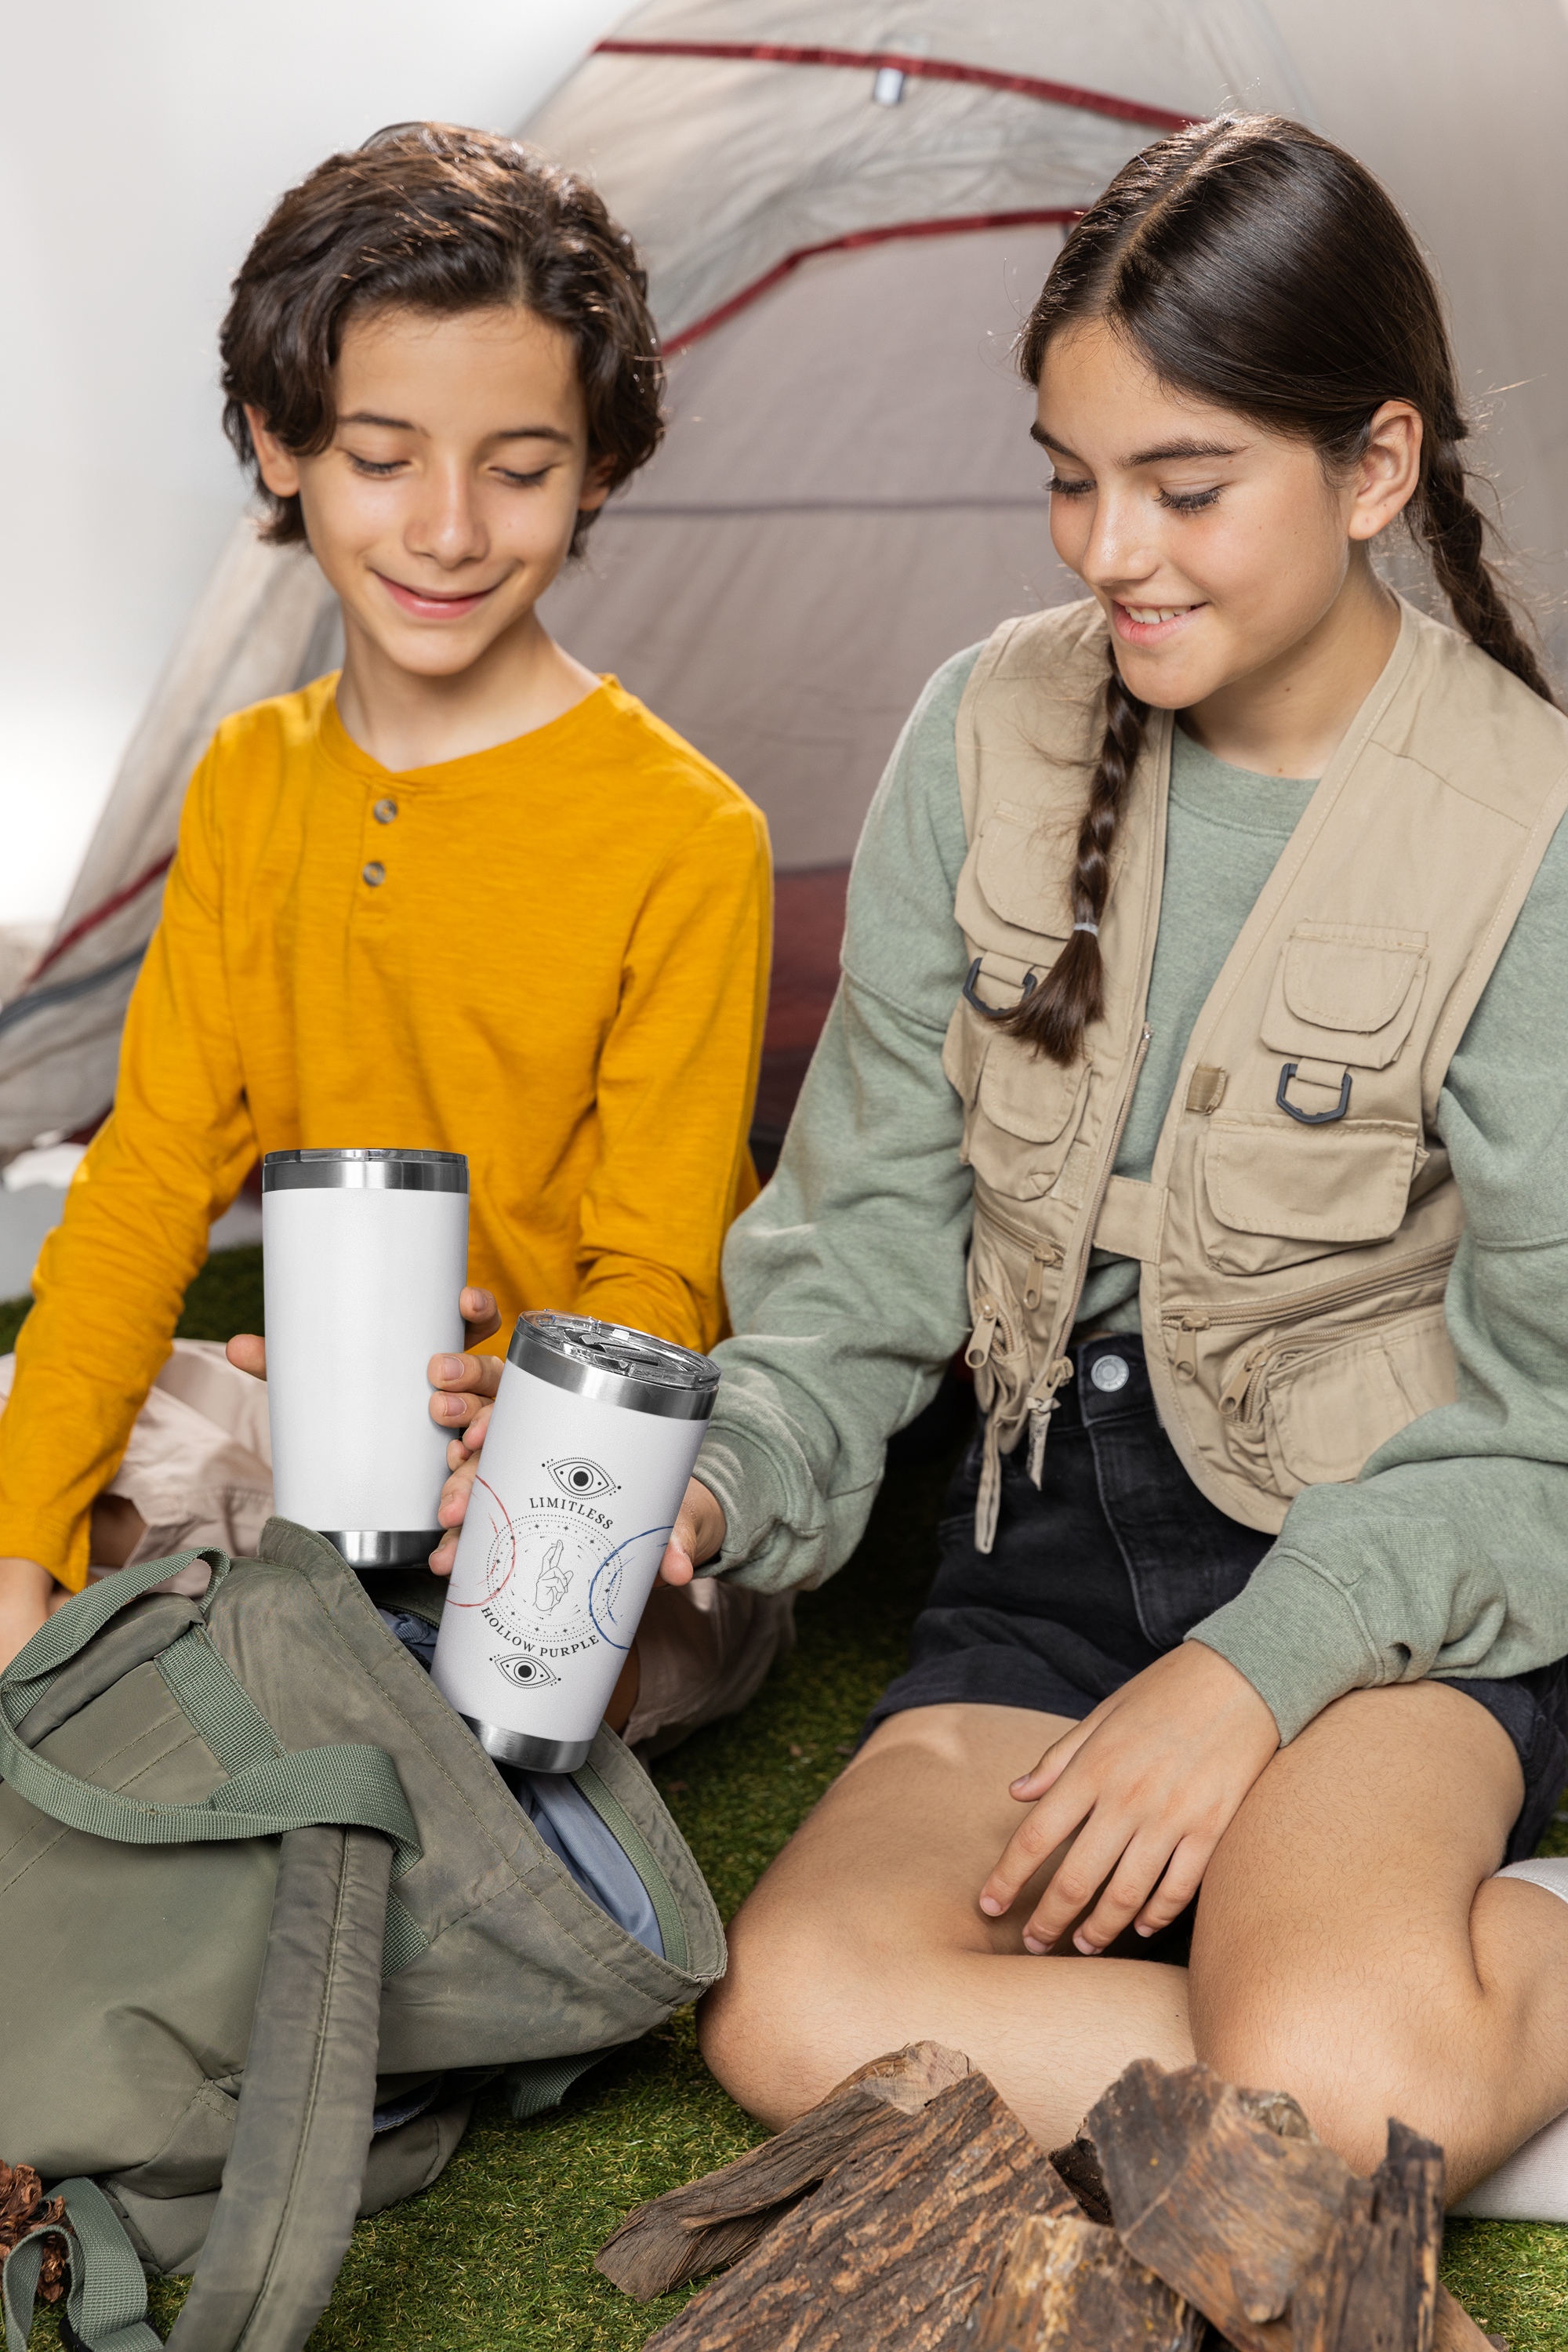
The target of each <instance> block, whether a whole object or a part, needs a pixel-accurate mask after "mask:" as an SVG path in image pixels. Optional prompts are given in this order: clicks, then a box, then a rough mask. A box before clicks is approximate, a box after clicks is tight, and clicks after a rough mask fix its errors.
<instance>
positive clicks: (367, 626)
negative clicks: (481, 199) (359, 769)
mask: <svg viewBox="0 0 1568 2352" xmlns="http://www.w3.org/2000/svg"><path fill="white" fill-rule="evenodd" d="M333 388H334V392H335V394H336V400H337V409H338V423H337V429H336V431H335V433H334V435H333V437H332V441H331V446H329V447H328V448H326V449H324V450H321V452H320V453H319V454H317V455H315V456H309V455H300V453H299V452H297V451H292V450H289V449H286V448H284V447H283V446H282V445H281V444H280V443H279V441H278V440H277V439H276V438H275V437H274V436H272V435H271V434H270V433H268V430H267V426H266V423H265V420H264V419H263V418H261V417H259V416H258V415H252V417H251V430H252V434H253V436H254V438H255V441H256V445H257V449H258V457H260V460H261V464H262V471H263V477H264V478H265V480H266V481H267V483H268V487H269V488H272V489H274V490H275V491H277V492H279V494H280V495H283V496H288V495H289V494H291V493H292V492H294V491H296V490H297V491H298V494H299V497H300V504H301V507H302V509H303V513H304V520H305V527H306V530H307V533H308V535H309V538H310V550H311V552H312V554H313V555H314V556H315V558H316V561H317V562H318V563H319V564H320V565H321V570H322V571H323V572H325V574H326V576H327V578H328V580H329V581H330V582H331V584H332V586H333V588H335V589H336V591H337V593H338V596H339V599H340V601H341V603H342V609H343V624H344V633H345V646H346V651H345V659H344V665H343V676H342V680H341V681H340V684H339V688H338V706H339V710H340V713H341V715H342V719H343V723H344V725H345V726H346V727H347V728H348V730H349V732H350V733H351V735H353V738H354V740H356V741H357V742H358V743H360V744H361V746H362V747H363V749H364V750H366V751H371V752H372V753H373V755H374V757H376V758H377V759H379V760H381V761H382V762H383V764H384V765H387V766H392V767H405V768H406V767H409V766H413V765H419V764H430V763H432V762H434V761H437V760H442V759H451V758H456V757H460V756H462V754H463V753H464V752H466V751H478V750H483V749H487V748H489V746H490V745H492V744H494V743H497V742H505V741H508V740H510V739H511V738H512V737H514V736H516V735H519V734H521V733H524V732H527V731H528V730H530V729H531V727H534V726H538V725H542V724H546V723H548V720H549V719H552V718H554V717H557V716H559V715H560V713H561V712H562V711H563V710H564V709H570V708H571V706H572V703H573V702H574V701H577V700H580V699H581V698H582V696H583V694H584V692H586V691H589V690H591V688H592V686H593V685H594V684H595V683H596V681H595V680H594V679H593V677H592V676H591V673H588V672H585V671H583V670H582V669H581V668H580V667H579V666H578V665H577V664H575V663H572V662H569V661H568V657H567V656H564V655H562V654H561V653H559V652H558V650H557V649H556V647H555V646H552V644H551V641H550V639H549V638H548V636H547V635H545V633H544V631H543V629H542V626H541V625H540V623H539V621H538V619H537V618H536V616H535V613H534V606H535V605H536V604H537V603H538V600H539V598H540V597H541V596H542V594H543V593H544V591H545V589H546V588H548V587H549V585H550V583H551V582H552V580H553V579H554V578H555V575H556V573H557V572H559V571H560V569H561V566H562V564H563V562H564V561H565V558H566V554H567V551H568V549H569V548H570V546H571V543H572V534H573V532H574V529H575V528H576V523H577V517H578V514H579V512H580V511H581V510H582V509H588V508H594V507H597V506H600V505H602V504H603V502H604V499H605V496H606V495H607V492H606V488H605V478H604V477H605V471H606V468H605V467H604V466H602V465H591V464H590V456H589V449H588V434H587V420H586V412H585V407H584V398H583V390H582V385H581V383H580V382H579V379H578V373H577V362H576V353H575V351H574V347H573V343H572V341H571V339H570V337H569V336H567V335H566V334H564V333H563V331H561V329H559V328H557V327H554V326H552V325H551V324H550V323H549V322H547V321H546V320H542V319H540V318H538V317H537V316H536V315H535V314H534V313H533V312H532V311H531V310H524V309H521V307H519V308H511V309H505V310H471V311H461V312H458V313H457V314H456V315H455V316H430V315H428V314H426V313H423V312H409V311H397V310H383V311H375V312H372V313H371V314H370V315H369V316H367V317H365V318H363V319H356V320H353V321H352V322H351V323H350V325H349V327H348V328H347V330H346V331H345V332H344V335H343V342H342V352H341V355H340V357H339V360H338V364H337V367H336V369H335V371H334V377H333Z"/></svg>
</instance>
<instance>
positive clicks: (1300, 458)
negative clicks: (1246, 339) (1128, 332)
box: [1033, 322, 1421, 710]
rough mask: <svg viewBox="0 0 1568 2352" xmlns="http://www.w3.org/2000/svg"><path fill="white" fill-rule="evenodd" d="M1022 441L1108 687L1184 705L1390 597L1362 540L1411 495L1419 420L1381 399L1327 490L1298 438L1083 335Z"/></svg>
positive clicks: (1066, 354)
mask: <svg viewBox="0 0 1568 2352" xmlns="http://www.w3.org/2000/svg"><path fill="white" fill-rule="evenodd" d="M1033 429H1034V434H1035V438H1036V439H1037V441H1038V442H1039V443H1040V445H1041V446H1042V447H1043V448H1044V449H1045V450H1046V451H1047V454H1048V456H1049V457H1050V459H1051V463H1052V465H1053V467H1054V468H1055V477H1054V479H1053V481H1052V483H1051V538H1052V540H1053V541H1054V542H1055V545H1056V550H1057V552H1058V555H1059V556H1060V557H1061V559H1062V562H1064V563H1065V564H1067V565H1068V567H1069V568H1070V569H1071V570H1072V571H1074V572H1077V573H1078V575H1079V579H1080V580H1082V581H1083V583H1084V584H1085V586H1086V587H1088V588H1089V590H1090V591H1091V592H1092V593H1093V594H1094V596H1095V597H1096V598H1097V600H1098V601H1099V603H1100V607H1101V609H1102V610H1103V612H1104V614H1105V616H1106V618H1107V620H1108V621H1109V622H1110V627H1111V630H1112V633H1113V635H1114V638H1115V645H1116V660H1117V666H1118V667H1119V668H1120V670H1121V675H1122V677H1123V678H1124V679H1125V681H1126V683H1127V685H1128V687H1129V688H1131V691H1132V693H1134V694H1135V695H1137V696H1138V697H1139V698H1140V699H1141V700H1142V701H1144V702H1148V703H1152V704H1153V705H1154V706H1155V707H1156V708H1157V709H1164V710H1186V709H1191V708H1193V707H1194V705H1197V704H1201V703H1204V702H1205V701H1206V700H1208V698H1211V697H1213V696H1215V695H1218V694H1222V693H1223V692H1224V690H1225V689H1226V688H1229V687H1234V686H1237V685H1238V684H1239V683H1240V682H1241V681H1242V680H1244V679H1249V678H1254V677H1258V678H1259V680H1260V681H1261V680H1262V679H1264V678H1267V679H1268V680H1269V681H1270V682H1271V683H1272V684H1273V685H1274V686H1275V687H1276V688H1278V687H1279V686H1281V685H1284V684H1286V683H1287V682H1288V673H1289V670H1290V669H1291V667H1293V665H1294V663H1295V662H1296V661H1297V660H1299V659H1300V658H1301V657H1302V656H1304V655H1306V654H1307V653H1308V652H1309V650H1310V649H1311V648H1313V647H1314V646H1321V645H1323V644H1324V643H1325V641H1326V640H1327V639H1329V638H1331V637H1333V636H1334V635H1337V634H1338V625H1342V624H1344V623H1346V622H1347V621H1354V620H1356V619H1357V618H1358V611H1357V610H1352V608H1359V607H1360V605H1361V604H1362V602H1363V600H1365V599H1373V600H1376V601H1378V602H1384V601H1386V600H1385V598H1384V595H1383V592H1382V591H1381V590H1380V589H1379V588H1378V586H1377V584H1376V581H1375V575H1374V574H1373V572H1372V569H1371V565H1370V564H1369V562H1367V551H1366V547H1365V542H1366V541H1368V540H1370V539H1372V538H1373V537H1374V536H1375V534H1376V533H1377V532H1378V531H1380V530H1383V528H1384V525H1385V524H1386V523H1388V522H1390V521H1392V520H1393V519H1394V516H1395V515H1396V514H1397V513H1398V512H1399V510H1400V509H1401V508H1402V507H1403V506H1404V505H1405V502H1406V500H1407V499H1409V497H1410V495H1411V492H1412V491H1413V489H1414V488H1415V478H1416V466H1417V461H1418V456H1419V450H1420V438H1421V425H1420V419H1419V416H1418V415H1416V413H1415V410H1414V409H1412V408H1411V407H1410V405H1409V404H1408V403H1407V402H1403V401H1389V402H1387V403H1385V404H1384V406H1383V407H1382V408H1381V409H1379V411H1378V412H1377V415H1376V416H1375V417H1374V418H1373V431H1372V439H1371V442H1370V444H1369V446H1368V449H1367V454H1366V457H1364V458H1363V460H1362V462H1361V463H1360V464H1359V465H1358V466H1357V467H1355V468H1353V469H1352V473H1351V474H1350V476H1349V477H1348V478H1346V479H1345V480H1344V481H1342V482H1339V483H1331V482H1329V481H1328V480H1327V479H1325V477H1324V473H1323V467H1322V462H1321V458H1320V457H1319V455H1318V452H1317V450H1316V449H1315V448H1314V447H1313V446H1311V445H1310V443H1308V442H1305V441H1300V440H1297V439H1295V438H1291V437H1287V436H1285V435H1283V434H1279V433H1270V432H1268V431H1266V430H1265V429H1264V428H1263V427H1262V426H1260V425H1255V424H1253V423H1251V422H1250V421H1249V420H1248V419H1247V418H1245V417H1241V416H1237V415H1235V414H1234V413H1233V412H1232V411H1231V410H1229V409H1224V408H1211V407H1208V406H1205V404H1203V403H1202V402H1200V401H1196V400H1190V399H1187V398H1185V397H1184V395H1183V394H1179V393H1173V392H1171V391H1168V390H1167V389H1166V388H1165V387H1164V386H1163V384H1162V383H1160V382H1159V380H1158V379H1157V378H1156V377H1155V376H1154V375H1153V374H1152V373H1151V371H1150V369H1149V367H1148V364H1147V362H1145V361H1144V360H1143V359H1142V355H1141V354H1140V353H1139V352H1137V351H1136V349H1135V348H1133V347H1132V346H1131V344H1129V343H1128V342H1126V341H1124V340H1123V339H1122V338H1121V336H1119V335H1116V334H1113V333H1112V332H1111V331H1110V330H1109V329H1108V328H1107V327H1105V326H1103V325H1100V324H1099V323H1098V322H1095V323H1087V324H1085V325H1082V326H1078V327H1073V328H1070V329H1068V330H1067V331H1064V332H1063V333H1061V334H1059V335H1058V336H1057V337H1056V338H1055V339H1054V340H1053V341H1052V342H1051V343H1050V344H1049V345H1048V346H1047V352H1046V361H1045V365H1044V367H1043V369H1042V371H1041V374H1040V385H1039V406H1038V422H1037V425H1035V427H1034V428H1033Z"/></svg>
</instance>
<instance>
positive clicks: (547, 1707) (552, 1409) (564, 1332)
mask: <svg viewBox="0 0 1568 2352" xmlns="http://www.w3.org/2000/svg"><path fill="white" fill-rule="evenodd" d="M718 1388H719V1367H718V1365H717V1364H715V1363H712V1362H711V1361H710V1360H709V1358H708V1357H706V1356H699V1355H695V1354H693V1353H692V1351H691V1349H689V1348H678V1347H676V1346H675V1344H674V1343H673V1341H671V1340H668V1339H650V1338H649V1337H648V1335H647V1333H646V1332H643V1331H630V1330H626V1328H623V1327H622V1326H621V1325H619V1324H616V1323H597V1322H595V1321H594V1320H593V1318H591V1317H589V1316H585V1315H543V1314H535V1315H521V1316H519V1318H518V1323H517V1329H516V1331H515V1332H514V1333H513V1335H512V1342H511V1346H510V1348H509V1349H507V1360H506V1363H505V1365H504V1367H503V1368H502V1371H501V1376H500V1391H499V1393H498V1394H497V1397H496V1401H495V1409H494V1411H493V1412H492V1413H491V1415H490V1423H489V1429H488V1431H487V1432H486V1434H485V1442H484V1448H483V1451H482V1452H481V1454H480V1455H479V1475H478V1477H477V1478H476V1479H475V1481H474V1490H473V1493H472V1495H471V1496H470V1497H469V1501H468V1516H467V1517H466V1518H465V1519H464V1521H463V1532H462V1536H461V1538H459V1541H458V1557H457V1560H456V1562H455V1563H454V1566H453V1569H452V1581H451V1586H450V1589H449V1591H448V1592H447V1605H446V1607H445V1608H444V1609H443V1611H442V1612H441V1632H440V1636H439V1638H438V1640H437V1643H436V1663H435V1665H434V1667H433V1669H432V1672H433V1674H434V1676H435V1681H436V1685H437V1689H438V1690H440V1691H442V1692H444V1693H445V1695H446V1696H447V1698H448V1699H449V1700H450V1701H451V1703H452V1705H453V1706H455V1707H456V1709H457V1711H458V1714H459V1715H460V1716H461V1717H462V1718H463V1720H464V1722H465V1723H466V1724H467V1725H468V1728H469V1730H470V1731H472V1732H473V1733H474V1735H475V1736H476V1738H478V1739H479V1744H480V1746H481V1747H482V1748H485V1749H487V1750H488V1752H489V1754H490V1755H491V1756H493V1757H495V1758H496V1759H498V1761H499V1762H500V1763H503V1764H519V1765H522V1766H523V1767H525V1768H526V1769H528V1770H529V1771H532V1772H574V1771H575V1770H576V1769H577V1767H578V1766H579V1765H580V1764H582V1763H583V1762H584V1760H585V1759H586V1757H587V1754H588V1750H589V1748H590V1747H591V1746H592V1745H593V1740H594V1735H595V1732H596V1731H597V1730H598V1728H599V1726H600V1724H601V1723H602V1722H603V1720H604V1716H605V1707H606V1706H608V1705H609V1703H610V1694H611V1692H612V1691H613V1690H614V1689H615V1686H616V1678H617V1676H618V1675H619V1674H620V1671H621V1668H622V1666H623V1665H624V1664H625V1663H626V1653H627V1651H628V1650H629V1649H630V1648H631V1645H632V1638H633V1636H634V1634H635V1633H636V1632H637V1624H638V1621H639V1620H640V1618H641V1616H642V1612H643V1609H644V1607H645V1605H646V1603H647V1597H648V1594H649V1593H650V1592H651V1591H653V1588H654V1583H655V1580H657V1578H658V1564H659V1561H660V1559H662V1557H663V1555H664V1547H665V1544H666V1543H667V1541H668V1538H669V1533H670V1530H671V1528H673V1527H674V1525H675V1518H676V1514H677V1512H678V1511H679V1508H680V1505H681V1501H682V1498H683V1497H684V1496H685V1493H686V1482H687V1480H688V1479H689V1477H690V1475H691V1468H692V1465H693V1463H694V1462H695V1461H696V1459H697V1452H698V1448H699V1446H700V1444H701V1443H702V1433H703V1430H704V1428H705V1426H706V1424H707V1422H708V1417H709V1415H710V1413H711V1412H712V1410H713V1400H714V1397H715V1395H716V1394H717V1392H718Z"/></svg>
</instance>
